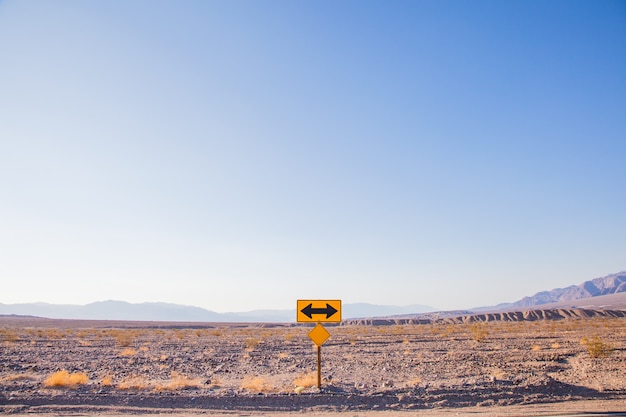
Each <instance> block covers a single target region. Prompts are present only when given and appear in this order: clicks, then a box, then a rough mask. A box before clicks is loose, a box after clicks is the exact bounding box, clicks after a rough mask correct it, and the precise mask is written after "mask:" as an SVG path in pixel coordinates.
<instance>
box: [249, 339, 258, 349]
mask: <svg viewBox="0 0 626 417" xmlns="http://www.w3.org/2000/svg"><path fill="white" fill-rule="evenodd" d="M260 343H261V341H260V340H258V339H248V340H246V350H248V351H251V350H254V348H256V347H257V346H259V344H260Z"/></svg>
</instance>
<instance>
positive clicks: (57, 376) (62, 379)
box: [43, 370, 89, 388]
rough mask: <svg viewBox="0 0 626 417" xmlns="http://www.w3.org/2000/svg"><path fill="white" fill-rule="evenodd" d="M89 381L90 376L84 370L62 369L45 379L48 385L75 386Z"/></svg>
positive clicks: (45, 383)
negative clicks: (71, 370)
mask: <svg viewBox="0 0 626 417" xmlns="http://www.w3.org/2000/svg"><path fill="white" fill-rule="evenodd" d="M87 382H89V377H88V376H87V375H86V374H84V373H82V372H74V373H69V372H67V371H66V370H61V371H57V372H55V373H53V374H52V375H50V376H49V377H48V378H46V380H45V381H44V383H43V384H44V385H45V386H46V387H63V388H73V387H76V386H78V385H84V384H86V383H87Z"/></svg>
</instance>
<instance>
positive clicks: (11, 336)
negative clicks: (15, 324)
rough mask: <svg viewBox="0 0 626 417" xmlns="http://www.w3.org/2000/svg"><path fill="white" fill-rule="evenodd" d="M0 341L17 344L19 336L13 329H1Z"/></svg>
mask: <svg viewBox="0 0 626 417" xmlns="http://www.w3.org/2000/svg"><path fill="white" fill-rule="evenodd" d="M0 340H1V341H3V342H17V341H18V340H20V337H19V335H18V334H17V332H16V331H15V330H13V329H0Z"/></svg>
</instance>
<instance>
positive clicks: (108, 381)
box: [101, 375, 113, 387]
mask: <svg viewBox="0 0 626 417" xmlns="http://www.w3.org/2000/svg"><path fill="white" fill-rule="evenodd" d="M101 384H102V386H103V387H110V386H112V385H113V377H112V376H110V375H107V376H105V377H104V378H102V382H101Z"/></svg>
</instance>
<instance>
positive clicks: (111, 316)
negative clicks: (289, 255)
mask: <svg viewBox="0 0 626 417" xmlns="http://www.w3.org/2000/svg"><path fill="white" fill-rule="evenodd" d="M294 304H295V302H294ZM342 310H343V311H342V316H343V318H344V319H349V318H356V317H374V316H390V315H397V314H408V313H413V314H415V313H418V314H419V313H425V312H429V311H434V310H435V308H433V307H430V306H426V305H419V304H413V305H409V306H391V305H376V304H367V303H354V304H350V303H348V304H344V305H343V308H342ZM0 315H21V316H35V317H45V318H51V319H78V320H129V321H175V322H268V323H274V322H275V323H281V322H292V321H295V316H296V311H295V308H294V309H293V310H253V311H247V312H232V313H217V312H215V311H211V310H206V309H204V308H200V307H195V306H187V305H180V304H171V303H155V302H147V303H129V302H126V301H116V300H107V301H97V302H94V303H90V304H86V305H73V304H48V303H24V304H2V303H0Z"/></svg>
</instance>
